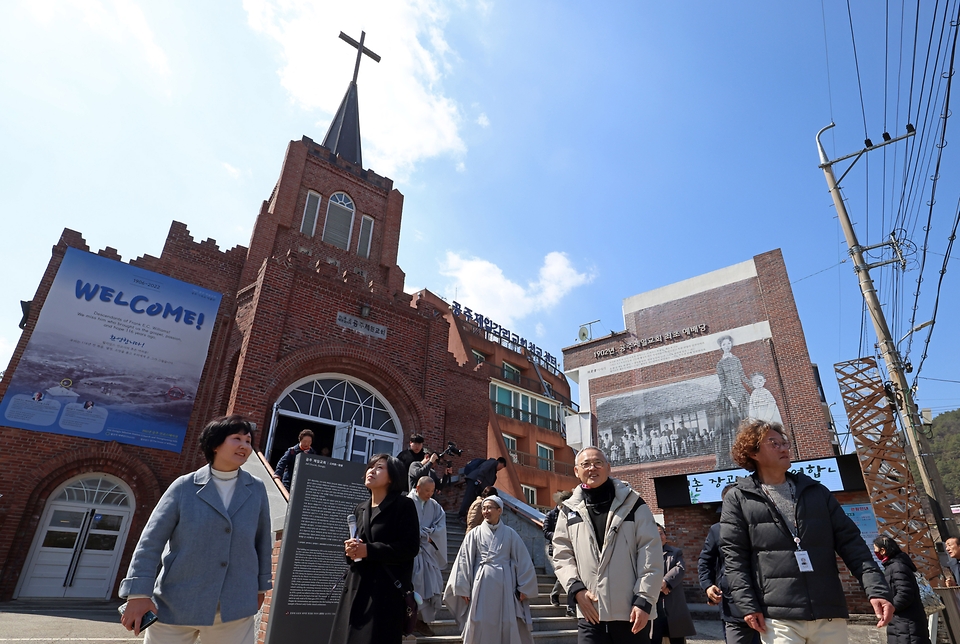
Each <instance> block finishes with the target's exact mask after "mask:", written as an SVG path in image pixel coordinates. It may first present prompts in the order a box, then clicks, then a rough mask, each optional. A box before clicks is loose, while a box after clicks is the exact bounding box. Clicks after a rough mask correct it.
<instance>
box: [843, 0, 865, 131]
mask: <svg viewBox="0 0 960 644" xmlns="http://www.w3.org/2000/svg"><path fill="white" fill-rule="evenodd" d="M847 19H848V21H849V23H850V42H852V43H853V64H854V67H855V68H856V70H857V88H858V89H859V90H860V115H861V116H862V117H863V138H864V139H868V138H869V137H868V136H867V110H866V108H865V107H864V105H863V83H862V82H861V81H860V60H859V58H858V57H857V39H856V37H855V36H854V34H853V11H852V10H851V9H850V0H847ZM867 147H869V144H867Z"/></svg>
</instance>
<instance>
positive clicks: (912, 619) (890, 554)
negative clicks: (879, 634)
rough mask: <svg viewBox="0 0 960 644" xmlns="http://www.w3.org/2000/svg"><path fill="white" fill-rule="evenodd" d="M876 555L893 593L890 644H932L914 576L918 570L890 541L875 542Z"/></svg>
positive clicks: (887, 538)
mask: <svg viewBox="0 0 960 644" xmlns="http://www.w3.org/2000/svg"><path fill="white" fill-rule="evenodd" d="M873 552H874V554H876V555H877V558H878V559H879V560H880V563H881V564H883V574H884V575H885V576H886V578H887V583H888V584H889V585H890V590H891V591H892V592H893V608H894V613H893V619H892V620H891V621H890V624H888V625H887V644H930V635H929V631H928V630H927V614H926V613H925V612H924V611H923V602H921V601H920V587H919V586H918V585H917V578H916V576H915V575H914V574H913V573H915V572H916V571H917V567H916V566H915V565H913V562H912V561H910V557H909V556H908V555H907V553H905V552H902V551H901V550H900V546H898V545H897V542H896V541H894V540H893V539H891V538H890V537H877V538H876V539H874V540H873Z"/></svg>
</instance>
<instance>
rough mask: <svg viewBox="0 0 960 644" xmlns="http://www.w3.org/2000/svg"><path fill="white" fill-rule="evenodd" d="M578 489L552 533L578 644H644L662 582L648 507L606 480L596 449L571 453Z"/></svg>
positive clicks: (603, 458) (555, 559)
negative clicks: (574, 618) (574, 609)
mask: <svg viewBox="0 0 960 644" xmlns="http://www.w3.org/2000/svg"><path fill="white" fill-rule="evenodd" d="M574 473H575V474H576V476H577V478H579V479H580V482H581V483H582V485H580V486H578V487H577V488H576V489H575V490H574V492H573V496H572V497H571V498H570V499H568V500H567V501H566V502H564V503H563V506H562V507H561V512H560V513H559V516H558V517H557V527H556V530H555V531H554V534H553V565H554V568H555V570H556V573H557V578H558V579H559V580H560V583H561V584H563V587H564V588H566V590H567V596H568V597H569V598H571V599H569V600H568V601H570V602H571V604H572V603H574V602H575V603H576V607H577V613H578V616H579V617H580V620H579V623H578V631H579V632H578V641H579V643H580V644H627V643H628V642H629V643H630V644H634V643H636V644H646V642H649V637H650V629H649V627H648V624H649V622H651V621H652V619H653V618H655V617H656V603H657V597H658V596H659V594H660V585H661V583H662V581H663V551H662V549H661V546H660V535H659V533H658V531H657V524H656V523H655V522H654V519H653V513H652V512H651V511H650V508H649V506H647V504H646V503H645V502H644V500H643V499H642V498H641V497H640V495H639V494H637V493H636V492H635V491H634V490H633V489H631V488H630V486H629V485H627V484H626V483H624V482H623V481H620V480H617V479H613V478H610V463H609V461H607V457H606V456H605V455H604V453H603V452H602V451H601V450H599V449H597V448H596V447H587V448H585V449H583V450H582V451H581V452H580V453H579V454H578V455H577V461H576V465H575V466H574Z"/></svg>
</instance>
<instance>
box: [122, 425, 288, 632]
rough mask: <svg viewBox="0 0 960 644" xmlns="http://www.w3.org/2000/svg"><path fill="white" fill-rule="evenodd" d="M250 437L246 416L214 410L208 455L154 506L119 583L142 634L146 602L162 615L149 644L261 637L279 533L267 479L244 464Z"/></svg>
mask: <svg viewBox="0 0 960 644" xmlns="http://www.w3.org/2000/svg"><path fill="white" fill-rule="evenodd" d="M252 442H253V427H252V426H251V425H250V423H248V422H247V421H246V420H245V419H244V418H243V417H242V416H238V415H233V416H228V417H225V418H217V419H214V420H212V421H211V422H210V423H208V424H207V426H206V427H205V428H204V430H203V432H202V433H201V434H200V447H201V448H202V449H203V453H204V455H205V456H206V458H207V462H208V463H209V464H208V465H205V466H203V467H202V468H200V469H199V470H197V471H196V472H192V473H190V474H185V475H183V476H181V477H180V478H178V479H177V480H176V481H174V482H173V483H172V484H171V485H170V487H169V488H168V489H167V491H166V492H164V494H163V496H162V497H161V498H160V502H159V503H158V504H157V507H156V508H154V510H153V513H152V514H151V515H150V519H149V520H148V521H147V525H146V527H145V528H144V529H143V533H142V534H141V535H140V541H139V542H138V543H137V548H136V550H134V553H133V558H132V559H131V561H130V568H129V569H128V570H127V577H126V578H125V579H124V580H123V581H122V582H121V583H120V596H121V597H124V598H127V599H128V603H127V609H126V611H125V613H124V615H123V617H122V619H121V620H120V621H121V623H122V624H123V625H124V626H125V627H126V628H127V630H132V631H134V632H135V633H137V634H139V631H140V620H141V618H142V617H143V615H144V614H145V613H146V612H147V611H148V610H152V611H155V612H156V614H157V616H158V618H159V620H158V621H157V623H155V624H154V625H153V626H151V627H150V628H149V629H147V630H146V631H145V634H146V636H145V639H144V644H167V643H171V642H177V643H180V642H190V641H196V638H197V637H201V638H202V640H203V642H204V644H208V643H220V644H253V642H254V635H255V633H254V626H255V624H254V621H255V617H256V614H257V611H259V609H260V606H261V604H262V603H263V597H264V594H265V593H266V591H268V590H270V588H271V587H272V584H271V581H270V578H271V555H272V552H273V534H272V532H271V530H270V507H269V502H268V500H267V491H266V488H265V487H264V485H263V482H262V481H261V480H260V479H258V478H256V477H254V476H251V475H250V474H248V473H247V472H244V471H242V470H241V469H240V466H241V465H243V464H244V463H245V462H246V460H247V457H249V456H250V454H251V453H252V452H253V447H252ZM161 565H162V568H161V569H160V572H159V574H158V573H157V569H158V568H160V566H161Z"/></svg>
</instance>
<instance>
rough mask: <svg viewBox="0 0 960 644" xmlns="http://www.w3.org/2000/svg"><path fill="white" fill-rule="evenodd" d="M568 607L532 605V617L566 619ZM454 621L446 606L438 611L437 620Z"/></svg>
mask: <svg viewBox="0 0 960 644" xmlns="http://www.w3.org/2000/svg"><path fill="white" fill-rule="evenodd" d="M566 610H567V608H566V606H562V605H561V606H552V605H550V604H533V603H531V604H530V615H531V616H532V617H533V618H534V619H538V618H542V617H566ZM444 619H453V614H452V613H451V612H450V609H448V608H447V607H446V606H442V607H441V608H440V610H438V611H437V620H444Z"/></svg>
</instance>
